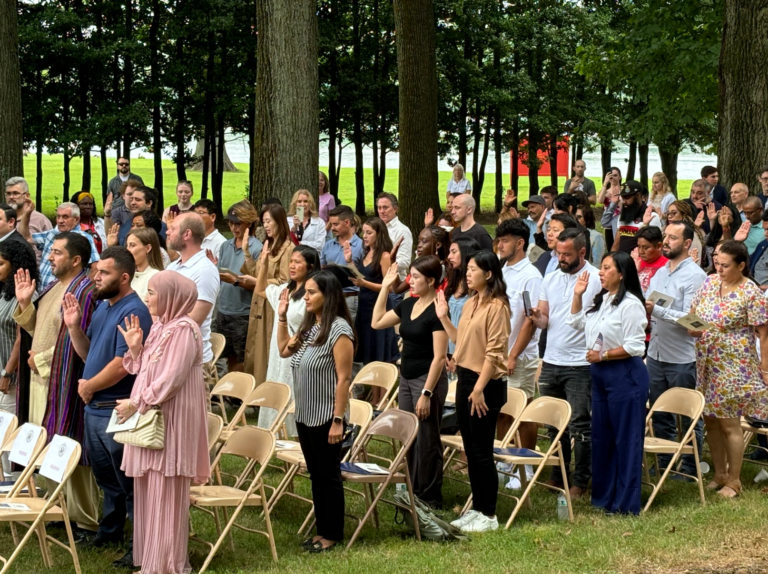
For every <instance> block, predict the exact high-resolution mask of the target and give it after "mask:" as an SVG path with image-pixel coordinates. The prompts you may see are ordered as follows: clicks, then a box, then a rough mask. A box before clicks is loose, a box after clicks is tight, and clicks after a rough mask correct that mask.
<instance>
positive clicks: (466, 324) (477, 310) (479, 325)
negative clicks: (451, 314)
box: [453, 294, 510, 379]
mask: <svg viewBox="0 0 768 574" xmlns="http://www.w3.org/2000/svg"><path fill="white" fill-rule="evenodd" d="M509 319H510V311H509V307H508V306H507V305H505V304H504V303H503V302H502V301H501V300H500V299H492V300H491V301H488V302H486V301H481V299H480V295H477V294H476V295H475V296H474V297H472V298H471V299H470V300H469V301H467V303H466V304H465V305H464V311H462V313H461V320H460V321H459V327H458V335H457V338H456V339H457V340H456V350H455V351H454V353H453V359H454V360H455V361H456V364H457V365H458V366H460V367H463V368H465V369H469V370H470V371H474V372H475V373H480V372H481V371H482V370H483V365H484V364H485V362H486V361H487V362H490V363H491V364H492V365H493V367H494V371H493V374H492V375H491V378H492V379H500V378H502V377H503V376H505V375H506V374H507V356H508V355H507V345H508V343H509V335H510V322H509Z"/></svg>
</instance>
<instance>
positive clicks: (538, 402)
mask: <svg viewBox="0 0 768 574" xmlns="http://www.w3.org/2000/svg"><path fill="white" fill-rule="evenodd" d="M517 420H518V421H520V422H523V423H538V424H541V425H547V426H551V427H554V428H556V429H557V430H560V429H564V428H565V427H566V426H568V423H569V422H570V420H571V405H569V404H568V401H564V400H563V399H555V398H553V397H539V398H538V399H535V400H534V401H532V402H531V404H529V405H528V406H527V407H525V409H524V410H523V412H522V413H521V414H520V417H519V418H518V419H517ZM515 426H517V425H515Z"/></svg>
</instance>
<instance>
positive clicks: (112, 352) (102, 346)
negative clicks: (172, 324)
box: [83, 293, 152, 417]
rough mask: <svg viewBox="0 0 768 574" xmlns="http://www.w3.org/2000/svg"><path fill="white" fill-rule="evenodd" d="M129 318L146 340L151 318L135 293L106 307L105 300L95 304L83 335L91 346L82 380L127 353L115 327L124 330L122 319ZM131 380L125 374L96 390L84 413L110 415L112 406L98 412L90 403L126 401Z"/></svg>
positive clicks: (132, 377)
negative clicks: (117, 380) (138, 326)
mask: <svg viewBox="0 0 768 574" xmlns="http://www.w3.org/2000/svg"><path fill="white" fill-rule="evenodd" d="M131 315H136V316H137V317H138V318H139V323H141V330H142V331H144V338H145V339H146V337H147V335H148V334H149V330H150V329H151V328H152V317H151V316H150V314H149V309H147V306H146V305H145V304H144V303H143V302H142V300H141V299H140V298H139V296H138V295H137V294H136V293H131V294H130V295H126V296H125V297H123V298H122V299H120V300H119V301H118V302H117V303H115V304H114V305H110V303H109V301H100V302H99V306H98V307H96V310H95V311H94V312H93V317H92V318H91V324H90V325H89V326H88V330H87V331H86V332H85V335H86V336H87V337H88V338H89V339H90V341H91V347H90V349H88V358H87V359H86V361H85V370H84V371H83V378H84V379H86V380H88V379H92V378H93V377H95V376H96V375H98V374H99V373H100V372H101V371H103V370H104V368H105V367H106V366H107V365H108V364H109V363H111V362H112V361H113V360H114V359H115V357H121V358H122V357H123V356H124V355H125V354H126V353H127V352H128V345H127V344H126V343H125V339H124V338H123V335H122V333H120V331H119V330H118V329H117V326H118V325H122V326H123V328H125V318H126V317H130V316H131ZM135 380H136V375H126V376H125V377H123V378H122V379H121V380H120V381H119V382H117V383H116V384H114V385H112V386H111V387H108V388H106V389H102V390H101V391H97V392H96V393H94V394H93V399H91V402H90V403H89V404H88V405H86V406H85V410H86V411H87V412H88V413H90V414H92V415H96V416H100V417H108V416H110V415H111V414H112V409H113V407H108V408H103V409H99V408H96V406H95V405H94V403H97V402H113V401H116V400H118V399H127V398H128V397H130V396H131V390H132V389H133V382H134V381H135Z"/></svg>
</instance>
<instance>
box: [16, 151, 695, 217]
mask: <svg viewBox="0 0 768 574" xmlns="http://www.w3.org/2000/svg"><path fill="white" fill-rule="evenodd" d="M235 165H236V166H237V168H238V169H240V171H239V172H237V173H225V174H224V190H223V197H224V206H222V207H223V208H226V207H228V206H229V205H232V204H233V203H235V202H237V201H240V200H241V199H242V198H243V197H245V195H246V186H247V185H248V166H247V164H235ZM91 166H92V169H91V182H92V185H91V189H92V190H96V191H97V190H99V189H101V164H100V161H99V159H98V158H92V161H91ZM114 167H115V166H114V160H112V159H110V160H109V169H110V172H109V178H110V179H111V178H112V177H113V176H114V174H115V171H114ZM131 169H132V170H133V171H134V173H137V174H139V175H140V176H141V177H142V178H143V179H144V181H145V183H147V184H148V185H153V182H154V167H153V163H152V160H151V159H137V158H134V159H132V160H131ZM320 169H321V170H323V171H326V168H325V167H321V168H320ZM63 170H64V158H63V156H61V155H47V154H46V155H44V156H43V212H44V213H45V214H46V215H50V216H52V215H54V213H55V209H56V203H57V201H59V202H60V201H61V198H62V197H63V185H64V171H63ZM398 171H399V170H397V169H388V170H387V180H386V186H385V188H386V189H387V190H389V191H392V192H394V193H397V188H398V185H397V184H398ZM70 172H71V185H70V195H71V194H74V193H75V192H77V191H79V190H80V188H81V183H82V177H83V164H82V158H76V159H74V160H72V162H71V164H70ZM24 173H25V174H26V178H27V181H29V187H30V189H31V190H32V193H33V195H34V190H35V183H36V182H35V180H36V177H35V174H36V162H35V156H34V155H29V156H27V157H25V158H24ZM187 177H188V178H189V179H190V180H191V181H192V182H193V183H194V185H195V196H194V197H195V198H199V197H200V189H201V187H202V177H203V176H202V172H199V171H187ZM504 177H505V184H508V182H509V179H508V178H509V176H508V175H505V176H504ZM450 178H451V172H449V171H441V172H439V189H440V191H441V193H440V197H441V201H442V198H443V196H444V190H445V188H446V186H447V185H448V181H449V180H450ZM163 181H164V182H165V185H164V186H163V187H164V191H165V193H164V198H165V205H166V206H167V205H172V204H174V203H176V195H175V193H174V187H175V186H174V184H175V182H176V181H177V178H176V167H175V165H174V164H173V162H171V161H170V160H165V161H164V162H163ZM539 181H540V185H542V186H543V185H549V178H548V177H546V176H545V177H542V178H540V180H539ZM594 181H595V183H596V185H597V186H598V187H599V186H600V181H599V179H594ZM564 183H565V180H564V179H563V178H560V181H559V186H560V187H562V185H563V184H564ZM690 187H691V181H680V182H679V189H680V190H681V195H680V196H681V197H688V193H689V191H688V190H690ZM365 189H366V195H367V201H366V205H367V209H368V210H369V211H373V170H372V169H366V170H365ZM528 189H529V186H528V179H527V177H526V178H520V185H519V189H518V195H519V196H520V198H521V199H522V200H524V199H527V198H528ZM339 196H340V198H341V200H342V201H343V202H344V203H346V204H347V205H355V172H354V169H352V168H343V169H342V170H341V181H340V182H339ZM481 207H482V209H483V210H484V211H493V210H494V177H493V174H488V176H487V177H486V180H485V186H484V191H483V195H482V199H481ZM99 213H101V209H99Z"/></svg>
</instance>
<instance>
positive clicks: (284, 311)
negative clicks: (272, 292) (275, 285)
mask: <svg viewBox="0 0 768 574" xmlns="http://www.w3.org/2000/svg"><path fill="white" fill-rule="evenodd" d="M290 302H291V299H290V296H289V294H288V289H287V288H286V289H283V290H282V291H280V303H279V304H278V306H277V316H278V318H279V319H280V320H281V321H287V320H288V305H289V304H290Z"/></svg>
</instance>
